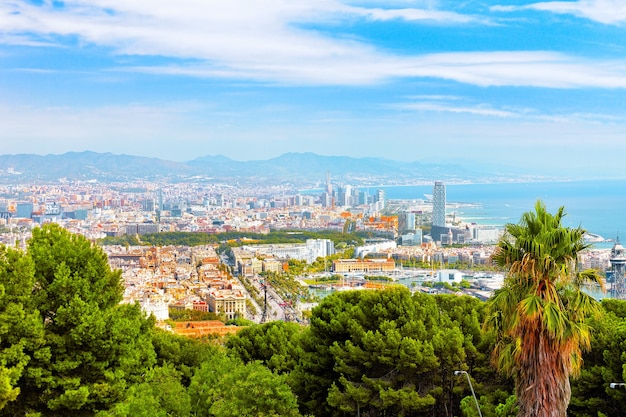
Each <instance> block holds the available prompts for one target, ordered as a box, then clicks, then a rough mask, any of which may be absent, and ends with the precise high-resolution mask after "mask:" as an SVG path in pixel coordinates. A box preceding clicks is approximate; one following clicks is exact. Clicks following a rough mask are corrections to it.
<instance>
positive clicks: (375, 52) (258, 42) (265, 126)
mask: <svg viewBox="0 0 626 417" xmlns="http://www.w3.org/2000/svg"><path fill="white" fill-rule="evenodd" d="M625 29H626V2H623V1H617V0H579V1H547V2H531V1H522V0H517V1H504V0H503V1H472V0H469V1H436V0H433V1H428V0H424V1H420V0H416V1H411V0H387V1H367V0H364V1H346V0H316V1H311V0H263V1H259V0H228V1H224V0H220V1H213V0H67V1H53V0H42V1H35V0H32V1H26V0H2V1H1V2H0V129H1V131H2V133H1V135H2V141H1V142H0V153H2V154H15V153H37V154H48V153H54V154H58V153H64V152H67V151H83V150H92V151H96V152H112V153H117V154H131V155H143V156H150V157H159V158H164V159H170V160H175V161H184V160H190V159H194V158H196V157H199V156H204V155H216V154H222V155H226V156H228V157H230V158H233V159H237V160H251V159H265V158H270V157H274V156H278V155H280V154H282V153H285V152H316V153H319V154H323V155H347V156H353V157H368V156H378V157H383V158H388V159H394V160H404V161H421V162H451V161H452V162H462V163H465V164H467V165H472V164H483V163H496V164H501V165H510V166H516V167H529V168H531V169H533V170H536V171H537V172H538V173H540V172H547V171H550V172H562V173H563V174H564V175H565V174H568V175H569V173H571V172H574V171H583V172H585V173H589V174H591V173H594V174H598V175H603V174H607V175H609V174H608V173H615V172H618V173H619V174H617V175H618V176H622V174H621V171H624V172H626V164H625V163H624V160H625V156H626V140H625V139H626V138H625V136H626V94H625V93H626V30H625ZM612 176H615V174H613V175H612Z"/></svg>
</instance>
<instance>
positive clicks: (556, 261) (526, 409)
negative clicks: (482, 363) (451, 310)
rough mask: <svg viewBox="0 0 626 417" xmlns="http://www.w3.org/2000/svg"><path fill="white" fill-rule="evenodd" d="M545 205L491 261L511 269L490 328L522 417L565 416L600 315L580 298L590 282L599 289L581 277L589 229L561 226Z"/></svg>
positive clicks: (510, 229) (510, 234)
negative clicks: (579, 264)
mask: <svg viewBox="0 0 626 417" xmlns="http://www.w3.org/2000/svg"><path fill="white" fill-rule="evenodd" d="M564 215H565V214H564V209H563V207H561V208H560V209H559V210H558V211H557V213H556V214H554V215H552V214H550V213H548V212H547V211H546V208H545V205H544V204H543V203H541V202H540V201H538V202H537V204H536V205H535V211H534V212H527V213H524V215H523V216H522V218H521V221H520V223H519V224H509V225H507V226H506V233H505V235H504V236H503V237H502V239H501V240H500V242H499V243H498V245H497V248H496V251H495V252H494V254H493V261H494V263H495V264H496V265H499V266H502V267H505V268H507V269H508V273H507V276H506V279H505V283H504V286H503V287H502V288H501V289H499V290H497V291H496V292H495V294H494V296H493V297H492V299H491V300H490V301H489V318H488V321H487V322H486V324H487V328H488V329H491V330H493V331H494V332H495V334H496V337H497V344H496V349H495V350H494V360H495V362H496V363H497V365H498V367H499V368H500V369H502V370H504V371H506V372H508V373H509V374H510V375H514V376H515V382H516V394H517V399H518V404H519V415H520V416H534V417H542V416H565V415H566V410H567V406H568V403H569V401H570V396H571V393H570V383H569V377H570V375H572V376H576V375H577V374H578V373H579V370H580V365H581V354H582V350H587V349H589V347H590V338H591V335H590V328H589V325H588V324H587V323H586V322H585V319H586V318H588V317H590V316H593V315H599V314H600V312H601V308H600V305H599V303H597V302H596V301H595V300H594V299H593V298H592V297H591V296H589V295H587V294H585V293H584V292H582V291H581V285H582V284H583V283H585V282H588V281H592V282H600V277H599V275H598V274H597V273H596V272H595V271H593V270H587V271H577V270H576V264H577V256H578V253H579V252H580V251H582V250H583V249H585V247H586V245H585V243H584V241H583V235H584V230H582V229H581V228H576V229H570V228H565V227H563V226H562V225H561V220H562V218H563V216H564Z"/></svg>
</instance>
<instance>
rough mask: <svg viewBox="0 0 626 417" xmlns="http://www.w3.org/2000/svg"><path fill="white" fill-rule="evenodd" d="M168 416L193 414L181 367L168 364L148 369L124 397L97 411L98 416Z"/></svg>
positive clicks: (183, 416)
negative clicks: (182, 380) (120, 400)
mask: <svg viewBox="0 0 626 417" xmlns="http://www.w3.org/2000/svg"><path fill="white" fill-rule="evenodd" d="M167 416H177V417H187V416H191V401H190V398H189V394H188V393H187V390H186V388H185V387H184V386H183V385H182V384H181V381H180V375H179V373H178V371H176V370H175V369H174V367H172V366H170V365H167V364H166V365H165V366H161V367H154V368H152V369H150V370H149V371H147V372H146V373H145V375H144V378H143V381H142V382H141V383H138V384H136V385H133V386H132V387H131V388H130V390H129V394H128V396H127V398H126V399H125V400H124V401H122V402H119V403H117V404H116V405H115V407H113V408H112V409H111V410H107V411H101V412H99V413H98V414H97V417H167Z"/></svg>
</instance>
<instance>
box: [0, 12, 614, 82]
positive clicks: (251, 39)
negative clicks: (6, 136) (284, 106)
mask: <svg viewBox="0 0 626 417" xmlns="http://www.w3.org/2000/svg"><path fill="white" fill-rule="evenodd" d="M605 1H607V0H605ZM537 4H539V3H537ZM546 4H548V3H546ZM571 4H574V3H571ZM354 17H357V18H367V19H380V20H389V19H400V18H402V19H406V20H420V19H427V20H436V21H440V22H443V23H450V22H457V23H458V22H465V21H468V19H469V20H471V19H472V18H469V17H467V16H463V15H458V14H456V13H452V12H445V11H437V10H435V9H428V8H402V9H383V8H381V7H377V8H367V7H363V5H360V6H353V5H349V4H346V3H342V2H340V1H339V0H318V1H309V0H229V1H222V0H178V1H172V0H134V1H127V0H66V1H65V2H64V6H63V7H53V6H49V5H44V6H35V5H32V4H29V3H27V2H26V1H24V0H5V1H4V2H1V3H0V36H5V37H18V38H19V39H22V40H24V41H30V42H43V43H46V44H47V43H50V42H57V43H58V44H60V45H64V44H65V43H64V42H67V40H68V39H72V40H75V41H72V42H78V43H79V44H95V45H99V46H103V47H106V48H111V50H112V51H113V53H115V54H118V55H119V54H121V55H124V54H125V55H129V56H145V55H151V56H161V57H167V58H172V59H173V63H172V64H170V65H161V66H146V65H141V64H138V65H137V64H136V65H134V66H132V67H120V68H118V70H125V71H141V72H152V73H163V74H184V75H188V76H195V77H211V78H232V79H245V80H255V81H261V82H270V83H287V84H319V85H365V84H372V83H381V82H385V81H388V80H390V79H394V78H416V77H417V78H420V77H427V78H439V79H446V80H453V81H457V82H460V83H467V84H474V85H479V86H505V85H506V86H535V87H552V88H578V87H601V88H623V87H626V62H624V61H615V62H606V61H605V62H586V61H583V60H580V59H576V58H574V57H568V56H565V55H561V54H556V53H547V52H541V51H536V52H519V53H517V52H464V53H442V54H430V55H422V56H415V55H414V56H406V55H405V56H398V55H393V54H390V53H386V52H383V51H381V50H378V49H376V48H374V47H373V46H372V45H369V44H367V43H365V41H363V40H357V39H354V38H349V37H339V36H337V35H335V36H332V35H330V34H328V33H324V32H321V31H316V30H314V29H304V26H303V25H304V24H311V25H315V24H316V23H328V22H331V23H332V22H340V21H342V20H343V19H348V18H350V19H352V18H354ZM181 61H182V62H184V63H181Z"/></svg>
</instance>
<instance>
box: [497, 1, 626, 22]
mask: <svg viewBox="0 0 626 417" xmlns="http://www.w3.org/2000/svg"><path fill="white" fill-rule="evenodd" d="M491 10H493V11H502V12H512V11H519V10H539V11H545V12H551V13H558V14H570V15H574V16H578V17H582V18H585V19H589V20H593V21H595V22H599V23H603V24H608V25H616V24H622V23H624V22H626V3H625V2H624V1H623V0H578V1H547V2H539V3H531V4H528V5H525V6H500V5H498V6H493V7H492V8H491Z"/></svg>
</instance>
